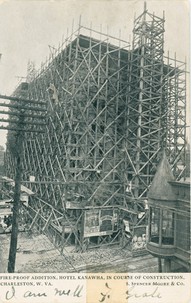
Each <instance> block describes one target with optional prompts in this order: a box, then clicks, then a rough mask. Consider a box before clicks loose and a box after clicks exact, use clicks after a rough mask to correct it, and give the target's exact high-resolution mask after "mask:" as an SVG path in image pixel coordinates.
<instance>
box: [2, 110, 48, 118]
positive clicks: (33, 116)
mask: <svg viewBox="0 0 191 303" xmlns="http://www.w3.org/2000/svg"><path fill="white" fill-rule="evenodd" d="M0 114H3V115H10V116H17V117H20V116H21V114H20V113H18V112H12V111H3V110H0ZM24 116H25V118H37V119H38V118H39V119H46V116H45V115H33V114H31V115H30V114H28V113H25V114H24Z"/></svg>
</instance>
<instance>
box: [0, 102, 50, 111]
mask: <svg viewBox="0 0 191 303" xmlns="http://www.w3.org/2000/svg"><path fill="white" fill-rule="evenodd" d="M0 106H2V107H11V108H17V109H21V110H22V109H23V110H24V109H26V110H34V111H38V112H47V110H46V108H40V107H33V106H30V107H29V106H24V105H17V104H7V103H0Z"/></svg>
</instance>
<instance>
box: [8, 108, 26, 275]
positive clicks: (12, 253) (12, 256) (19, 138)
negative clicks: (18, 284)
mask: <svg viewBox="0 0 191 303" xmlns="http://www.w3.org/2000/svg"><path fill="white" fill-rule="evenodd" d="M23 121H24V115H23V112H22V110H21V114H20V115H19V121H18V128H19V130H18V131H17V134H16V149H17V150H16V174H15V191H14V199H13V219H12V232H11V242H10V249H9V261H8V272H9V273H14V271H15V261H16V251H17V238H18V223H19V209H20V194H21V176H22V154H23V136H24V133H23Z"/></svg>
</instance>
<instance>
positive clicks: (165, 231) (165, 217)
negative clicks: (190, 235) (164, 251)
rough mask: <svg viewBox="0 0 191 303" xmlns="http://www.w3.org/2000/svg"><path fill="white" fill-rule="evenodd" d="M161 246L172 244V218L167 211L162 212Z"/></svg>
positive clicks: (170, 213)
mask: <svg viewBox="0 0 191 303" xmlns="http://www.w3.org/2000/svg"><path fill="white" fill-rule="evenodd" d="M162 244H165V245H173V244H174V216H173V213H172V212H171V211H169V210H163V211H162Z"/></svg>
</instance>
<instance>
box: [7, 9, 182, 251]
mask: <svg viewBox="0 0 191 303" xmlns="http://www.w3.org/2000/svg"><path fill="white" fill-rule="evenodd" d="M87 31H89V34H88V35H87V34H84V32H86V33H87ZM95 37H96V38H95ZM97 37H99V39H98V38H97ZM111 42H112V43H111ZM185 75H186V67H185V64H184V63H182V62H180V61H178V60H177V59H176V57H175V59H174V60H171V59H170V58H169V56H167V57H165V56H164V16H163V18H159V17H157V16H155V15H154V14H150V13H149V12H148V11H147V9H146V7H145V9H144V12H143V13H142V14H141V16H139V17H138V18H137V19H135V22H134V30H133V43H132V47H131V48H130V44H129V43H127V42H125V41H122V40H121V39H116V38H114V37H111V36H109V35H105V34H103V33H97V32H94V31H93V30H92V29H87V28H85V27H82V26H80V27H79V29H78V30H77V31H75V32H73V33H72V34H71V35H70V36H69V37H68V38H66V40H65V41H64V43H63V44H62V45H61V46H59V48H58V49H57V50H53V49H52V48H51V54H50V57H49V59H48V60H47V61H46V63H45V64H44V65H42V67H41V69H40V71H39V72H38V73H37V75H36V77H35V78H33V79H31V80H30V82H29V83H28V90H27V92H28V96H27V97H28V98H32V99H37V100H46V101H47V111H48V113H47V125H46V132H45V134H37V135H36V134H35V135H34V134H30V135H28V136H26V137H25V142H24V162H23V180H25V181H26V182H25V184H27V183H28V184H29V186H30V188H31V189H32V190H33V192H35V193H36V196H35V197H33V198H32V199H31V202H30V203H29V205H30V208H31V209H33V211H32V210H31V214H32V213H33V223H34V222H38V219H39V218H40V217H41V219H40V220H41V221H42V222H44V223H43V224H42V230H43V231H45V230H46V229H47V228H48V227H49V228H50V224H53V226H54V225H55V224H54V222H53V221H52V218H53V217H56V216H58V218H59V219H58V221H57V223H58V222H60V220H61V221H62V222H63V220H64V219H63V218H65V223H66V222H67V224H65V225H67V226H68V224H69V226H70V231H69V232H68V235H70V236H72V234H73V235H75V241H77V242H80V243H81V244H80V246H81V248H82V247H83V241H84V234H83V233H82V232H81V230H82V229H83V228H82V226H84V225H83V223H82V222H83V220H84V218H85V216H86V211H87V210H88V209H92V212H93V209H97V208H100V209H101V210H102V209H106V210H108V213H109V209H110V208H111V209H112V208H115V207H116V208H117V209H120V208H121V209H124V208H125V209H126V210H129V216H131V215H132V213H133V215H134V216H135V217H137V216H138V213H139V212H144V211H145V204H144V203H143V201H144V200H145V199H146V196H147V190H148V188H149V186H150V184H151V181H152V179H153V176H154V174H155V172H156V167H157V164H158V162H159V160H160V156H161V151H162V150H163V149H166V152H167V156H168V158H169V161H170V163H171V166H172V168H173V169H174V172H175V174H176V176H177V178H180V177H182V176H183V174H184V169H185V145H186V138H185V136H186V134H185V131H186V80H185ZM16 95H19V93H18V90H17V92H16ZM6 170H7V175H8V176H9V177H13V175H14V157H13V155H12V153H11V151H10V149H9V142H8V144H7V151H6ZM31 176H34V177H35V181H34V180H33V182H31V181H29V180H31V179H30V178H31ZM33 179H34V178H33ZM37 201H38V203H37ZM39 203H40V205H41V206H39V209H36V207H37V206H36V205H38V204H39ZM42 204H43V205H42ZM44 205H48V206H49V208H50V209H51V211H50V214H49V215H48V217H47V215H46V211H45V210H44V209H46V207H44ZM106 213H107V211H106ZM122 213H123V212H122V211H118V212H117V221H118V223H119V224H118V225H117V229H116V230H115V232H114V230H113V229H112V228H110V230H108V234H106V235H103V234H99V233H100V230H97V234H96V235H97V237H98V242H99V243H102V242H104V241H105V240H104V239H106V238H107V241H106V242H107V243H111V242H112V243H113V241H114V240H113V239H115V240H117V241H119V236H120V226H121V225H120V224H121V222H122V219H123V215H122ZM44 216H45V217H46V219H45V220H44V219H42V217H44ZM99 216H101V215H99ZM109 216H110V219H108V220H110V221H112V220H113V221H112V222H114V219H113V216H114V215H109ZM103 217H104V215H103ZM106 217H107V215H106ZM66 218H67V219H66ZM43 220H44V221H43ZM55 220H56V219H55ZM42 222H41V223H42ZM132 222H133V224H135V225H136V224H138V223H137V220H136V219H135V218H133V219H132ZM112 224H113V223H112ZM63 226H64V224H63V223H62V224H61V223H59V228H57V231H59V229H60V231H59V233H60V234H62V233H63ZM112 226H113V225H112ZM81 228H82V229H81ZM55 230H56V228H55ZM68 230H69V229H68ZM71 230H73V232H71ZM78 232H80V233H81V236H79V235H77V233H78ZM113 234H114V236H111V235H113ZM93 235H94V236H95V232H94V233H93ZM115 236H116V237H115ZM90 237H91V234H90ZM92 237H93V236H92ZM64 239H65V238H64ZM99 239H101V240H99ZM65 240H66V239H65ZM65 240H63V241H65ZM102 240H103V241H102ZM67 241H68V240H67ZM67 241H65V242H67ZM100 245H101V244H100Z"/></svg>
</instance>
